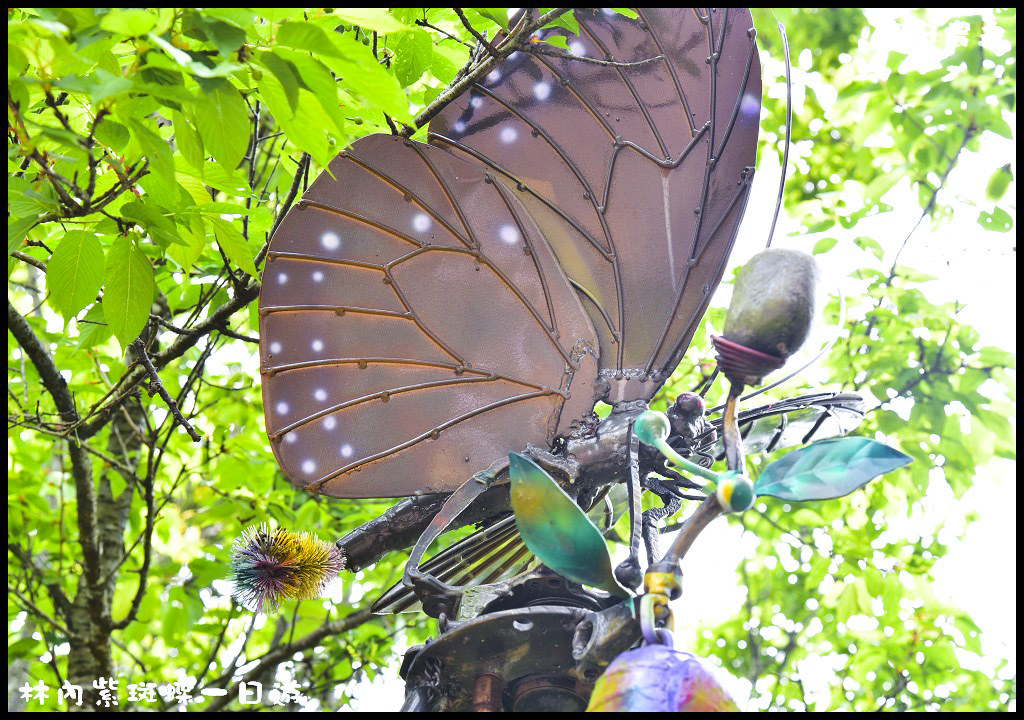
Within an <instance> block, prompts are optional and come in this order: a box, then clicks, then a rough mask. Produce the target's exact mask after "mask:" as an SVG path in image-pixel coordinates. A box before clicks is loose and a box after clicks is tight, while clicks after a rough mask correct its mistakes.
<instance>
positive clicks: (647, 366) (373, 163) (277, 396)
mask: <svg viewBox="0 0 1024 720" xmlns="http://www.w3.org/2000/svg"><path fill="white" fill-rule="evenodd" d="M638 15H639V17H638V19H635V20H631V19H629V18H626V17H624V16H622V15H619V14H617V13H614V12H611V11H578V12H577V14H576V17H577V20H578V22H579V24H580V31H581V32H580V36H578V37H577V36H573V37H571V38H570V43H569V47H570V53H568V54H567V55H569V56H570V57H565V58H561V57H551V56H548V55H540V54H533V53H528V52H518V53H513V54H512V55H511V56H510V57H509V58H508V59H506V60H505V62H504V63H502V64H501V65H500V66H499V67H498V68H497V69H496V70H494V71H493V72H492V73H491V74H490V75H488V76H487V77H486V78H485V79H484V80H483V81H482V82H480V83H478V84H475V85H474V86H473V87H472V88H471V89H470V90H469V91H468V92H466V93H465V94H464V95H463V96H461V97H460V98H458V99H456V100H455V101H454V102H452V103H451V104H450V105H449V106H448V107H447V109H446V110H445V111H444V112H443V113H442V114H441V115H440V116H438V117H437V118H435V120H434V121H433V122H432V123H431V126H430V132H429V139H430V144H426V145H425V144H422V143H417V142H413V141H410V140H405V139H402V138H400V137H396V136H370V137H365V138H362V139H360V140H358V141H357V142H355V143H354V144H353V145H352V146H351V147H350V148H348V149H347V150H346V151H344V152H343V153H341V154H340V155H339V156H338V158H337V159H335V160H334V161H333V162H332V163H331V166H330V172H329V173H328V172H325V173H323V174H322V175H321V176H320V177H319V178H317V180H316V181H315V182H314V183H313V184H312V185H311V186H310V188H309V190H308V191H307V192H306V193H305V195H304V196H303V198H302V200H301V201H300V203H299V204H298V205H297V207H296V208H294V209H293V210H292V211H291V212H290V213H289V214H288V216H287V217H286V218H285V220H284V222H283V223H282V225H281V227H280V228H279V230H278V231H277V233H276V234H275V235H274V237H273V239H272V241H271V245H270V250H269V253H268V256H267V257H268V264H267V267H266V270H265V272H264V277H263V290H262V295H261V298H260V331H261V332H260V338H261V343H260V350H261V360H262V372H263V376H264V382H263V393H264V405H265V411H266V420H267V431H268V434H269V436H270V440H271V447H272V448H273V451H274V453H275V455H276V457H277V459H278V462H279V463H280V465H281V467H282V469H283V470H284V472H285V474H286V475H287V476H288V477H289V479H291V480H292V481H293V482H294V483H296V484H297V485H299V486H300V487H303V488H305V489H307V490H309V491H312V492H317V493H323V494H326V495H330V496H333V497H398V496H408V495H420V494H424V493H447V492H452V491H455V490H457V489H458V488H460V487H466V483H467V480H468V478H470V477H471V476H473V475H474V474H475V473H480V472H481V471H488V469H490V471H489V473H488V479H489V480H490V481H491V482H493V479H494V478H495V477H497V476H498V475H499V474H500V472H501V471H502V470H503V469H504V466H507V462H508V461H507V456H508V453H509V451H513V450H523V449H526V448H527V447H530V446H533V447H536V448H541V449H543V450H545V451H547V450H550V449H552V448H555V447H558V446H559V443H561V444H562V445H564V444H565V442H566V441H568V440H575V441H577V442H581V443H586V441H587V440H588V439H589V440H591V441H592V442H591V443H590V445H591V446H592V453H597V454H600V452H601V450H602V449H604V448H608V449H618V450H621V447H618V448H612V447H611V443H609V442H605V441H603V440H598V439H597V437H598V423H597V422H596V421H595V419H594V416H593V415H592V409H593V407H594V404H595V402H596V401H598V400H603V401H605V402H608V403H613V404H616V407H617V408H618V409H622V410H623V411H624V412H628V413H633V414H636V413H639V412H640V411H641V410H642V409H644V407H645V406H646V403H647V402H648V401H649V400H650V399H651V398H652V397H653V396H654V394H655V393H656V392H657V391H658V389H659V388H660V387H661V385H662V384H663V383H664V381H665V380H666V379H667V378H668V376H669V375H670V374H671V373H672V371H673V369H674V368H675V366H676V364H678V362H679V359H680V357H681V356H682V354H683V352H684V351H685V349H686V347H687V345H688V344H689V341H690V339H691V337H692V336H693V333H694V331H695V330H696V328H697V325H698V323H699V321H700V319H701V317H702V315H703V312H704V310H705V308H706V307H707V305H708V302H709V301H710V299H711V295H712V293H713V291H714V289H715V287H716V286H717V284H718V281H719V280H720V279H721V276H722V273H723V271H724V269H725V266H726V262H727V260H728V255H729V250H730V249H731V247H732V243H733V240H734V238H735V235H736V231H737V227H738V225H739V221H740V218H741V216H742V212H743V208H744V206H745V203H746V199H747V195H748V192H749V188H750V182H751V179H752V177H753V172H754V160H755V154H756V144H757V131H758V121H759V111H760V95H761V87H760V85H761V82H760V64H759V62H758V59H757V53H756V45H755V43H754V33H753V31H752V22H751V19H750V14H749V12H747V11H739V10H713V11H711V12H710V13H707V14H704V13H702V12H697V11H678V10H665V9H643V10H640V11H638ZM572 55H577V56H581V57H589V58H597V59H609V58H610V59H611V60H612V61H615V62H618V63H620V64H619V65H613V66H602V65H595V64H591V63H586V62H581V61H578V60H576V59H575V58H572V57H571V56H572ZM654 58H660V59H658V60H655V61H651V60H652V59H654ZM643 61H649V62H643ZM636 63H639V64H636ZM630 403H632V404H633V405H632V406H630ZM627 408H630V409H627ZM619 420H620V422H619V424H620V425H622V427H626V425H625V424H623V423H622V422H621V418H620V419H619ZM620 443H621V441H620ZM598 461H599V459H595V462H598ZM620 470H621V472H620V473H619V476H618V477H616V478H614V479H616V480H623V479H625V478H626V475H627V474H628V473H627V468H626V467H625V465H624V464H623V466H622V467H621V468H620ZM581 472H582V474H584V475H586V474H587V468H586V463H584V467H583V468H582V469H581ZM611 479H612V478H608V480H611ZM487 484H489V482H488V480H484V481H483V482H481V481H480V479H479V478H478V480H474V481H473V482H472V483H471V485H470V486H469V487H466V490H465V491H464V493H463V495H470V494H472V492H474V491H476V490H477V489H480V488H482V489H486V487H485V485H487ZM583 484H586V483H583ZM462 504H463V505H468V504H469V500H465V501H464V502H463V503H462ZM506 507H507V505H506ZM461 509H462V508H459V510H460V511H461ZM456 514H457V513H456ZM453 517H454V515H453Z"/></svg>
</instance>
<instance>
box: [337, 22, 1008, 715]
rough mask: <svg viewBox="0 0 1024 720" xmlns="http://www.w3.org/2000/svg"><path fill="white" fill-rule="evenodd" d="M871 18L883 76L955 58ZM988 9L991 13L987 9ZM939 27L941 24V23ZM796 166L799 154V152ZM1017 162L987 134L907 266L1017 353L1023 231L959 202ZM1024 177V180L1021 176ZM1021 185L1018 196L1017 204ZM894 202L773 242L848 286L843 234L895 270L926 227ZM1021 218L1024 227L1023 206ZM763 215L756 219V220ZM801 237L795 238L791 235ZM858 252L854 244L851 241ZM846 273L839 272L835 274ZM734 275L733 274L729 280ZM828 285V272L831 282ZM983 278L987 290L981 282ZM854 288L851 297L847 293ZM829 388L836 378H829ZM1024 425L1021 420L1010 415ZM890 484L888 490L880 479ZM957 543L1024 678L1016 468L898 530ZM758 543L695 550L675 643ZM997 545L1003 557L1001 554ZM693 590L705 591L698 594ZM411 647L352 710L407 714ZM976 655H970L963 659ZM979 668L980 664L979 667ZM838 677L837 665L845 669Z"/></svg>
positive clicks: (764, 205)
mask: <svg viewBox="0 0 1024 720" xmlns="http://www.w3.org/2000/svg"><path fill="white" fill-rule="evenodd" d="M866 12H867V17H868V21H869V23H870V24H871V25H873V26H874V27H875V28H876V30H875V33H874V35H873V38H872V42H871V48H872V50H873V51H874V52H875V55H876V59H877V64H878V67H879V68H884V66H885V60H886V58H887V56H888V53H889V50H890V49H892V48H914V52H913V53H911V54H910V57H909V58H908V59H907V60H906V61H905V63H906V64H905V65H904V66H903V69H904V70H910V69H918V68H927V67H933V66H934V65H935V64H936V63H937V62H938V60H939V59H940V58H941V57H943V56H944V55H945V54H947V53H948V49H947V48H937V47H936V43H935V37H934V33H933V31H932V30H931V28H930V26H929V25H928V24H926V23H924V22H923V21H920V20H917V19H914V18H911V19H909V20H908V21H907V22H906V23H905V24H903V25H899V24H896V23H895V22H894V19H895V18H896V17H897V16H903V15H904V13H902V12H899V13H897V12H896V11H890V10H875V9H870V10H867V11H866ZM929 12H930V15H929V18H930V20H932V21H937V22H943V21H945V20H946V19H948V18H949V17H955V16H958V15H963V14H966V13H968V12H977V10H970V11H967V10H956V9H952V10H941V11H934V10H932V11H929ZM986 12H988V11H986ZM933 26H934V25H933ZM799 61H800V59H799V58H794V62H795V64H796V65H797V67H794V96H795V102H798V103H799V102H800V101H801V96H802V93H801V92H799V87H798V86H799V85H800V84H801V83H804V82H806V75H805V74H804V73H802V72H801V71H800V68H799V64H800V62H799ZM773 73H774V77H776V78H778V77H783V78H784V70H783V67H782V64H781V62H779V61H770V62H766V66H765V68H764V77H765V83H764V86H765V89H766V92H770V93H772V94H774V95H777V96H780V97H781V96H784V93H785V86H784V83H777V82H776V83H773V82H772V81H771V78H772V77H773ZM826 92H827V89H822V90H820V91H819V98H821V99H822V104H823V105H824V106H826V107H827V101H826V99H825V98H826V97H827V95H825V93H826ZM1007 120H1008V122H1009V123H1010V126H1011V127H1016V118H1015V117H1012V118H1011V117H1008V118H1007ZM791 152H792V154H791V162H793V159H794V157H795V156H798V155H799V151H798V150H797V149H794V150H793V151H791ZM1008 161H1012V162H1013V163H1014V165H1016V143H1015V142H1014V141H1010V140H1006V139H1003V138H1000V137H997V136H994V135H993V134H991V133H986V134H985V135H984V136H983V137H982V144H981V151H980V152H979V153H976V154H965V155H964V156H963V158H962V160H961V162H960V163H959V164H958V166H957V167H956V168H955V169H954V170H953V172H952V173H951V174H950V177H949V180H948V182H947V186H946V189H945V190H944V191H943V196H942V198H941V199H942V201H943V202H944V203H949V204H953V205H954V219H953V220H952V221H951V222H949V223H946V224H943V225H942V226H941V227H940V228H939V229H937V230H934V229H933V228H932V227H931V225H930V223H928V222H927V221H926V222H925V223H922V225H921V227H920V228H918V230H917V232H916V233H915V234H914V236H913V237H912V238H911V240H910V242H909V244H908V245H907V247H906V249H905V250H904V251H903V255H902V256H901V258H900V264H901V265H906V266H908V267H913V268H915V269H918V270H920V271H922V272H925V273H928V274H931V275H934V276H936V277H937V278H938V279H937V280H935V281H934V282H931V283H928V285H926V286H925V287H924V288H923V291H924V292H925V293H926V294H927V295H928V296H929V298H930V299H932V300H933V301H934V302H936V303H941V302H950V301H953V300H959V301H960V302H961V303H965V304H966V307H965V309H964V310H963V312H962V314H961V316H960V317H961V320H962V321H963V322H965V323H968V324H971V325H973V326H974V327H975V328H976V329H977V330H978V331H979V333H980V335H981V342H982V343H983V344H991V345H997V346H998V347H1000V348H1003V349H1006V350H1010V351H1014V352H1015V351H1016V303H1015V299H1016V284H1017V275H1016V239H1015V233H1012V232H1011V233H994V232H988V231H985V230H983V229H982V228H981V227H980V226H979V225H978V224H977V216H978V211H979V210H981V209H989V208H985V207H981V208H978V207H974V206H970V205H967V204H965V203H960V202H958V201H957V198H959V197H964V196H970V197H975V198H976V197H977V196H978V192H977V188H978V187H979V186H982V187H984V186H985V185H986V184H987V183H988V179H989V177H990V176H991V174H992V172H993V171H994V170H995V169H996V168H998V167H1000V166H1001V165H1003V164H1004V163H1006V162H1008ZM780 171H781V170H780V167H779V165H778V161H777V158H776V157H775V156H774V155H772V154H770V153H768V154H765V156H764V157H762V165H761V167H759V168H758V177H759V179H758V180H757V181H755V183H754V188H753V193H752V196H751V200H750V202H749V204H748V207H747V211H746V216H745V218H746V220H745V223H744V225H743V226H742V228H741V230H740V234H739V237H738V239H737V244H736V247H735V249H734V250H733V254H732V264H733V265H735V266H738V265H741V264H742V263H744V262H745V261H746V260H747V259H748V258H749V257H750V256H751V255H753V254H754V253H756V252H757V251H758V250H760V249H761V248H762V247H763V246H764V242H765V237H764V234H765V232H766V229H765V228H766V227H767V226H768V224H769V221H768V220H767V218H770V217H771V215H772V212H773V211H774V206H775V198H776V193H777V189H778V186H777V183H778V177H779V173H780ZM1015 174H1016V172H1015ZM1013 194H1014V188H1013V187H1012V186H1011V189H1010V190H1009V192H1008V195H1007V197H1012V196H1013ZM886 202H887V203H888V204H890V205H892V206H893V207H894V208H896V209H895V210H894V211H893V212H890V213H887V214H885V215H881V216H877V217H874V218H868V219H865V220H863V221H861V222H860V223H859V224H858V225H857V226H856V227H855V228H854V229H853V230H852V231H844V230H842V228H838V229H832V230H830V231H829V232H828V233H825V234H822V235H819V236H808V235H806V234H802V232H801V228H800V226H799V223H796V222H794V221H792V220H790V219H789V218H787V217H786V213H785V209H784V210H783V212H782V214H781V215H780V218H779V227H778V228H777V230H776V234H775V240H774V241H773V246H775V247H793V248H796V249H801V250H804V251H810V249H811V248H812V247H813V246H814V243H815V242H816V241H817V240H819V239H820V238H822V237H826V236H831V237H838V238H839V239H840V242H839V246H837V247H836V248H835V249H834V250H832V251H831V252H829V253H827V254H825V255H823V256H821V263H822V265H823V266H827V268H831V269H832V270H833V272H832V273H831V277H832V278H833V279H834V280H835V282H836V283H837V284H838V285H839V287H846V286H847V283H846V282H844V280H843V277H842V272H843V271H842V270H841V269H843V268H853V267H858V266H860V265H863V264H864V257H865V255H864V254H863V253H862V252H861V251H857V250H844V249H843V244H844V243H843V237H844V236H846V237H848V239H852V237H855V236H859V235H868V236H870V237H873V238H875V239H876V240H877V241H878V242H879V243H880V244H881V245H882V246H883V248H885V249H886V251H887V255H886V257H885V258H884V259H883V261H882V263H880V267H883V268H884V269H885V270H886V271H888V269H889V267H890V266H891V264H892V262H893V258H894V256H895V253H896V252H897V250H898V249H899V246H900V244H902V242H903V238H904V237H906V235H907V233H908V232H909V231H910V229H911V228H912V227H913V226H914V223H915V222H917V219H918V217H919V215H920V212H921V209H920V205H919V203H918V199H917V193H916V191H915V190H914V189H913V188H911V187H910V185H909V183H906V184H901V185H897V186H896V187H894V188H893V189H892V191H890V193H889V194H888V195H887V196H886ZM1011 214H1012V215H1013V216H1014V219H1016V211H1015V208H1014V210H1013V211H1011ZM752 219H753V220H752ZM791 232H792V233H796V236H795V237H789V233H791ZM847 244H849V245H850V247H851V248H852V244H851V243H847ZM837 268H839V269H840V271H839V272H835V269H837ZM728 274H729V271H727V272H726V275H727V276H728ZM827 277H828V276H827ZM981 278H983V279H984V281H983V282H979V281H978V280H979V279H981ZM845 291H846V292H850V289H849V288H848V287H846V290H845ZM727 303H728V293H727V292H726V293H720V294H719V296H717V297H716V304H719V305H721V306H725V305H726V304H727ZM821 381H822V382H827V377H826V376H824V375H822V376H821ZM1011 422H1013V423H1015V422H1016V421H1015V419H1011ZM879 482H884V479H883V480H880V481H879ZM970 512H978V513H979V515H980V519H979V520H978V522H976V523H974V524H973V525H972V526H971V527H970V529H969V530H968V532H967V534H966V536H965V537H964V538H963V539H962V540H960V541H958V540H957V537H958V536H959V535H960V534H962V531H963V526H964V516H965V515H966V514H967V513H970ZM941 525H945V528H944V529H943V530H941V531H939V534H938V538H939V539H940V540H941V541H942V542H944V543H948V544H950V545H951V546H952V549H951V551H950V552H949V554H948V555H947V556H946V557H944V558H943V559H942V560H940V561H939V562H938V563H937V565H936V567H935V571H934V578H935V579H934V583H933V585H932V590H933V591H934V592H935V594H936V596H937V597H938V598H939V599H940V600H942V601H943V602H947V603H949V604H950V605H953V606H956V607H959V608H962V609H964V610H966V611H967V612H968V613H969V614H970V615H971V616H972V617H973V619H974V620H975V622H977V623H978V625H979V626H980V628H981V630H982V650H983V653H984V657H983V658H982V662H981V664H980V666H979V667H978V669H981V670H985V671H986V672H989V673H990V674H994V672H995V667H996V665H997V663H998V661H999V660H1001V659H1002V658H1008V659H1009V660H1010V664H1009V665H1008V667H1007V668H1006V669H1005V670H1004V671H1003V673H1002V674H1003V675H1004V676H1005V675H1006V674H1015V673H1016V655H1017V651H1016V600H1017V597H1016V595H1017V592H1016V585H1017V583H1016V566H1017V563H1016V528H1017V522H1016V463H1014V462H1010V461H1006V460H999V461H996V462H993V463H991V464H990V465H988V466H986V467H984V468H979V471H978V474H977V476H976V478H975V485H974V487H972V488H971V489H970V490H969V491H968V492H967V493H966V495H965V496H964V497H963V498H961V499H960V500H954V498H953V496H952V492H951V491H950V489H949V486H948V485H946V484H945V483H944V482H932V483H931V484H930V487H929V490H928V493H927V495H926V496H925V498H924V501H923V502H922V503H921V505H920V507H918V508H916V509H915V510H914V512H913V514H912V516H911V517H910V519H908V520H905V521H903V522H901V523H898V524H896V523H893V524H892V525H890V528H889V529H890V531H891V532H892V533H893V535H894V536H895V537H916V536H917V535H922V536H928V535H934V534H935V532H936V529H937V528H938V527H939V526H941ZM755 547H756V540H755V538H753V537H749V538H745V537H743V535H742V531H741V528H739V527H738V526H736V525H732V524H729V523H726V522H722V521H718V522H715V523H713V524H712V525H711V526H710V527H709V528H708V529H707V530H705V532H704V533H703V534H702V535H701V536H700V538H698V540H697V542H696V543H695V545H694V547H693V549H692V551H691V552H690V553H689V555H688V556H687V559H686V561H684V572H685V580H684V598H683V600H681V601H679V603H685V607H686V611H685V612H677V613H676V623H677V628H676V647H678V648H680V649H685V648H687V647H692V646H693V644H694V642H695V640H696V637H697V635H696V633H697V632H698V631H699V629H700V628H702V627H711V626H714V625H715V624H717V623H719V622H723V621H725V620H727V619H728V618H730V617H732V616H733V614H734V613H735V611H736V608H737V607H739V606H741V604H742V602H743V598H744V590H743V588H742V587H741V586H740V584H739V583H738V579H737V572H736V567H737V565H736V564H732V563H730V562H728V561H726V558H735V559H736V561H737V563H738V562H739V560H740V559H741V558H742V557H743V556H751V555H752V554H753V550H754V548H755ZM996 548H998V552H995V551H994V549H996ZM686 588H694V589H695V588H700V591H699V593H698V592H696V591H687V590H686ZM404 650H405V648H404V647H396V648H395V651H396V661H395V664H394V666H393V668H392V671H391V672H390V673H387V674H385V675H383V676H379V677H378V678H377V679H376V680H375V681H374V682H373V683H363V684H361V685H360V686H359V687H358V688H357V689H356V694H355V698H354V702H353V705H352V709H354V710H380V709H383V708H389V709H397V708H398V706H399V705H400V701H399V698H401V697H402V693H403V685H402V683H401V682H400V681H399V680H398V679H397V668H398V662H399V661H400V658H401V654H402V653H403V652H404ZM965 656H966V654H962V655H961V661H962V662H964V658H965ZM971 666H972V667H973V664H972V665H971ZM837 669H838V668H837ZM799 670H800V672H801V676H802V679H803V681H804V683H805V687H806V688H807V691H808V695H809V699H810V700H811V703H812V707H813V705H814V702H815V701H816V700H818V701H821V702H823V703H825V705H823V706H822V707H821V708H820V709H824V707H827V703H828V698H829V692H830V689H831V687H832V686H833V685H834V683H835V682H836V678H837V675H836V674H835V672H833V670H832V669H829V668H827V667H825V668H822V667H810V666H809V665H805V666H801V667H800V668H799ZM720 677H721V679H722V681H723V684H725V685H726V687H727V688H728V689H729V690H730V691H731V692H732V694H733V695H734V697H735V698H736V699H737V701H738V702H739V703H740V705H741V707H743V706H744V702H745V701H747V699H748V698H750V695H751V687H750V683H749V682H747V681H746V680H745V679H739V678H733V677H730V676H729V675H728V674H727V673H724V672H722V673H720ZM758 707H759V706H758V703H757V702H756V699H754V700H750V701H748V702H747V703H746V709H747V710H756V709H758Z"/></svg>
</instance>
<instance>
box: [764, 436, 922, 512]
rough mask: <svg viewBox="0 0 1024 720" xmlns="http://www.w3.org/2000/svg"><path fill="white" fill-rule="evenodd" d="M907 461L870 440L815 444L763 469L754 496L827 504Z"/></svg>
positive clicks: (886, 447) (904, 456) (822, 441)
mask: <svg viewBox="0 0 1024 720" xmlns="http://www.w3.org/2000/svg"><path fill="white" fill-rule="evenodd" d="M910 461H911V458H910V457H909V456H907V455H904V454H903V453H901V452H900V451H899V450H894V449H892V448H891V447H889V446H888V445H883V444H882V443H880V442H875V441H874V440H871V439H870V438H865V437H845V438H831V439H829V440H819V441H818V442H815V443H811V444H810V445H808V446H807V447H805V448H801V449H800V450H797V451H795V452H791V453H790V454H789V455H787V456H786V457H784V458H782V459H781V460H776V461H775V462H773V463H772V464H770V465H769V466H768V467H766V468H765V469H764V472H763V473H761V477H759V478H758V479H757V482H756V483H754V492H756V493H757V494H758V495H771V496H772V497H777V498H781V499H783V500H796V501H803V500H831V499H832V498H837V497H843V496H844V495H849V494H850V493H851V492H853V491H854V490H856V489H857V488H859V487H862V486H864V485H866V484H867V483H868V482H870V481H871V480H872V479H874V478H876V477H878V476H879V475H883V474H884V473H887V472H891V471H892V470H895V469H896V468H899V467H903V466H904V465H906V464H908V463H909V462H910Z"/></svg>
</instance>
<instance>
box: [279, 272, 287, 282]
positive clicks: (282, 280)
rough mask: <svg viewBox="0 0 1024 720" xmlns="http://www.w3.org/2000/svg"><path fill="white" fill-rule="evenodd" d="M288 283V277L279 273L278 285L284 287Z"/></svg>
mask: <svg viewBox="0 0 1024 720" xmlns="http://www.w3.org/2000/svg"><path fill="white" fill-rule="evenodd" d="M286 282H288V275H286V274H285V273H278V274H277V284H278V285H284V284H285V283H286Z"/></svg>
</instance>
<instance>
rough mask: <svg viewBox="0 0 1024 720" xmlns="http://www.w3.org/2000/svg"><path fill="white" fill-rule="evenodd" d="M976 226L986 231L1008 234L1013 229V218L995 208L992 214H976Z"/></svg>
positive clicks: (983, 212)
mask: <svg viewBox="0 0 1024 720" xmlns="http://www.w3.org/2000/svg"><path fill="white" fill-rule="evenodd" d="M978 224H979V225H981V226H982V227H983V228H985V229H986V230H993V231H995V232H1010V230H1012V229H1013V218H1012V217H1011V216H1010V213H1008V212H1006V211H1005V210H1003V209H1002V208H1000V207H997V208H996V209H995V210H993V211H992V212H985V211H982V212H980V213H978Z"/></svg>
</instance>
